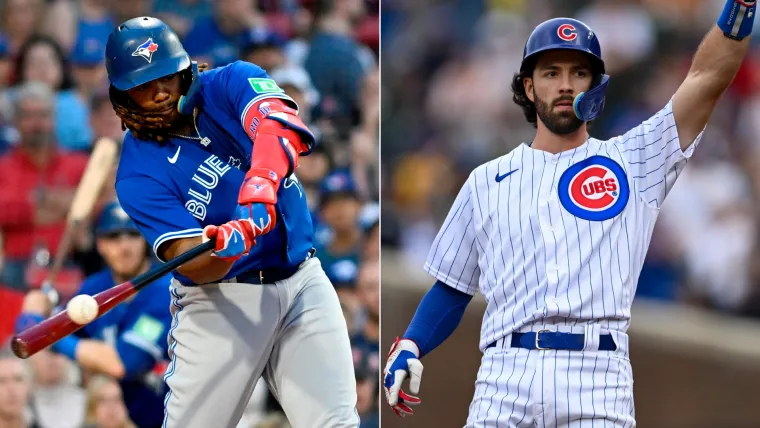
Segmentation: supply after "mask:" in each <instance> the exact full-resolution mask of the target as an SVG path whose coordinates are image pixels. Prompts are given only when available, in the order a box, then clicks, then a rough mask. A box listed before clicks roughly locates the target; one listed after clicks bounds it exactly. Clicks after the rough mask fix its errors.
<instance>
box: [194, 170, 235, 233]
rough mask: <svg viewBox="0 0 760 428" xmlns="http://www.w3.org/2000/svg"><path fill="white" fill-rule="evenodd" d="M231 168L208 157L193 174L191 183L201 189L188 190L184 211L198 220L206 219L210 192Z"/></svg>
mask: <svg viewBox="0 0 760 428" xmlns="http://www.w3.org/2000/svg"><path fill="white" fill-rule="evenodd" d="M231 168H232V167H231V166H229V165H227V164H225V163H224V162H223V161H222V160H221V159H219V158H218V157H217V156H216V155H211V156H209V157H208V158H207V159H206V160H205V161H203V163H202V164H201V165H200V166H199V167H198V169H197V170H196V171H195V174H193V182H195V183H197V184H199V185H200V187H201V189H198V190H196V189H188V191H187V194H188V195H190V197H191V198H193V199H190V200H188V201H187V202H185V209H186V210H187V211H188V212H190V214H192V215H193V217H195V218H197V219H198V220H201V221H203V220H204V219H205V218H206V211H207V207H208V204H210V203H211V191H212V190H214V189H215V188H216V186H217V185H219V180H220V179H221V178H222V177H223V176H224V174H225V173H226V172H227V171H229V170H230V169H231Z"/></svg>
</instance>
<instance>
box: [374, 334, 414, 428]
mask: <svg viewBox="0 0 760 428" xmlns="http://www.w3.org/2000/svg"><path fill="white" fill-rule="evenodd" d="M419 356H420V350H419V348H418V347H417V344H416V343H414V342H413V341H411V340H409V339H399V338H398V337H397V338H396V342H394V343H393V346H392V347H391V350H390V352H389V353H388V361H387V362H386V363H385V369H384V370H383V387H384V389H385V398H386V399H387V400H388V404H389V405H390V406H391V408H392V409H393V411H394V412H396V414H397V415H398V416H400V417H402V418H403V417H404V416H406V415H411V414H413V413H414V411H413V410H412V409H411V408H410V407H409V406H416V405H417V404H420V403H421V401H420V399H419V398H418V397H415V396H413V395H409V394H407V393H405V392H404V391H402V390H401V384H402V383H403V382H404V379H406V378H407V376H408V377H409V390H410V391H411V392H412V394H417V393H419V392H420V382H421V381H422V363H421V362H420V360H419Z"/></svg>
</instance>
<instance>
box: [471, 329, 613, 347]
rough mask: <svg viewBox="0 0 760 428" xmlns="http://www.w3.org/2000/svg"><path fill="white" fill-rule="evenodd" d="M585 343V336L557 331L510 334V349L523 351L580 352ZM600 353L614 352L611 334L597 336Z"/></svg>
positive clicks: (492, 344) (491, 345)
mask: <svg viewBox="0 0 760 428" xmlns="http://www.w3.org/2000/svg"><path fill="white" fill-rule="evenodd" d="M585 343H586V335H585V334H574V333H561V332H558V331H549V330H541V331H538V332H529V333H512V347H513V348H523V349H538V350H541V349H556V350H565V351H582V350H583V348H584V346H585ZM495 346H496V342H493V343H491V344H490V345H488V346H486V349H488V348H493V347H495ZM599 350H600V351H615V350H617V345H616V344H615V340H614V339H613V338H612V335H611V334H602V335H600V336H599Z"/></svg>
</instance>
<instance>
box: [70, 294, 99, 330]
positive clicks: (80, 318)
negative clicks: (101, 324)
mask: <svg viewBox="0 0 760 428" xmlns="http://www.w3.org/2000/svg"><path fill="white" fill-rule="evenodd" d="M66 314H68V316H69V318H71V320H72V321H74V322H75V323H77V324H79V325H84V324H87V323H90V322H92V320H94V319H95V318H96V317H97V316H98V302H96V301H95V299H94V298H93V297H92V296H88V295H85V294H80V295H79V296H75V297H74V298H73V299H71V300H69V303H68V304H67V305H66Z"/></svg>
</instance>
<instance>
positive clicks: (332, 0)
mask: <svg viewBox="0 0 760 428" xmlns="http://www.w3.org/2000/svg"><path fill="white" fill-rule="evenodd" d="M336 6H337V1H336V0H315V1H314V3H313V4H312V10H313V13H314V19H315V20H317V19H319V18H322V17H324V16H325V15H329V14H331V13H332V12H333V11H335V7H336Z"/></svg>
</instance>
